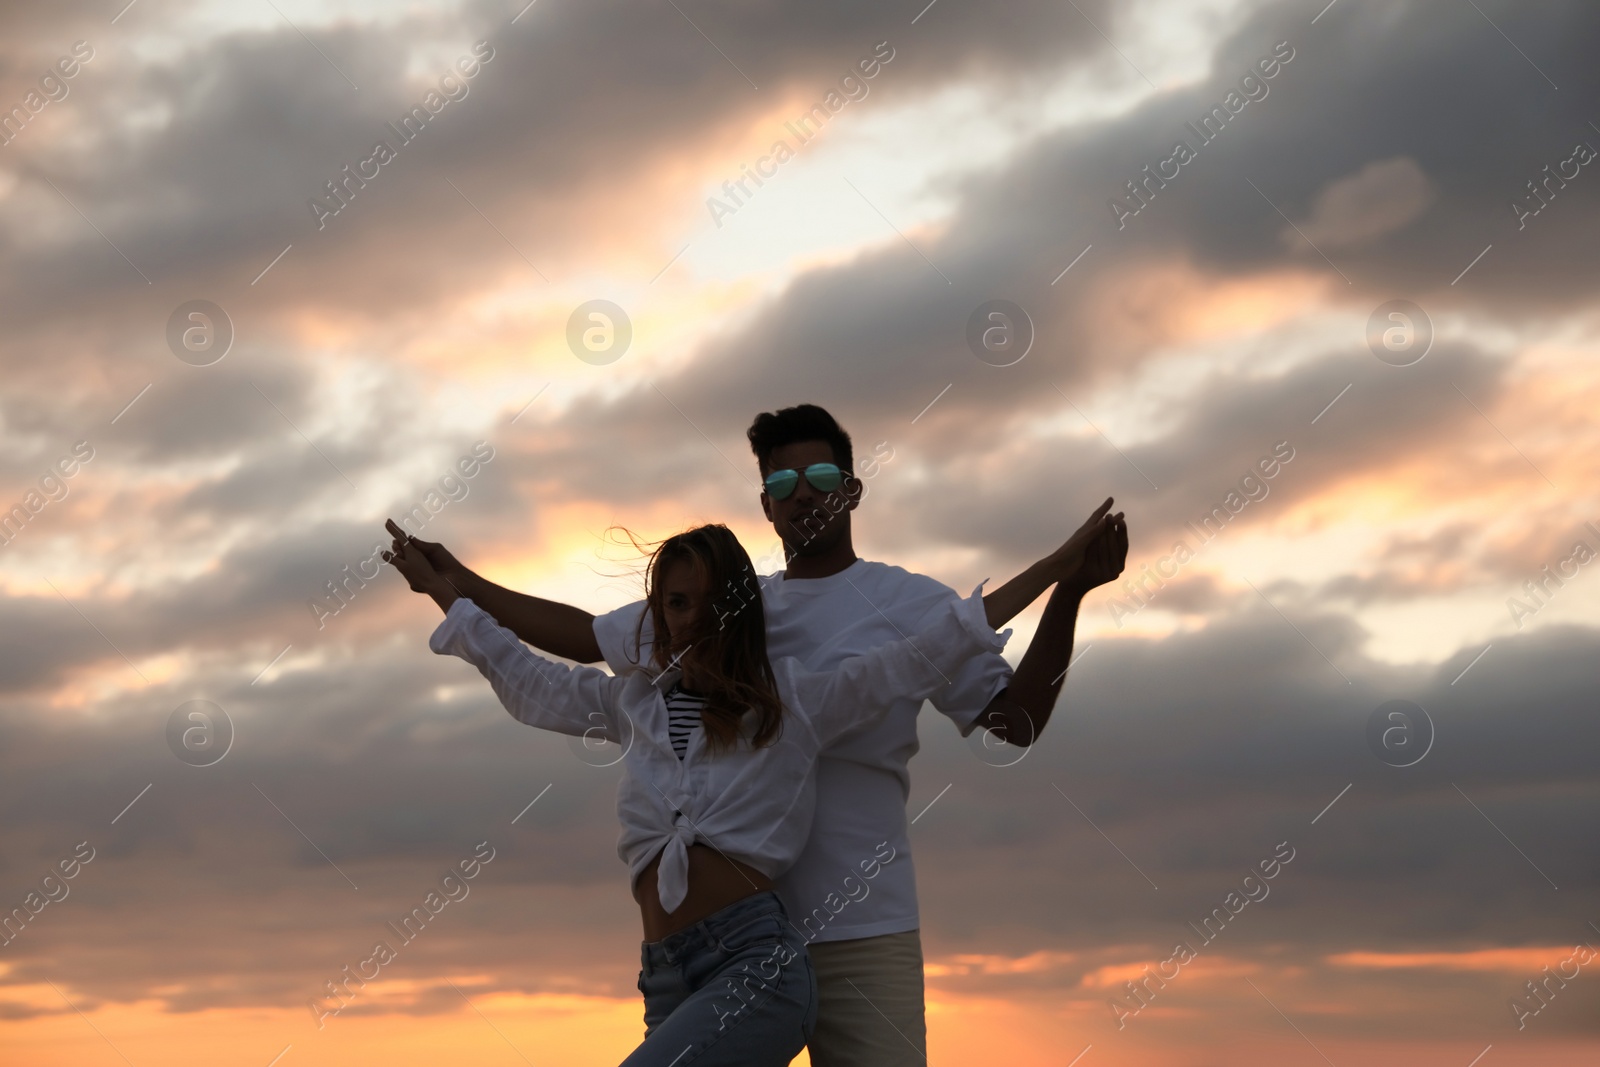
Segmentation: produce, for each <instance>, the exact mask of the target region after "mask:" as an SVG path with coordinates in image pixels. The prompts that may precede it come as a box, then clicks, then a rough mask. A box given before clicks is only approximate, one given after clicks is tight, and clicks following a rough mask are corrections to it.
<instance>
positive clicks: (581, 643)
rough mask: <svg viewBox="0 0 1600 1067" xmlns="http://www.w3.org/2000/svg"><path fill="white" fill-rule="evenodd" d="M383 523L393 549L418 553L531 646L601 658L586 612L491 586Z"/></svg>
mask: <svg viewBox="0 0 1600 1067" xmlns="http://www.w3.org/2000/svg"><path fill="white" fill-rule="evenodd" d="M385 525H386V528H387V529H388V531H389V533H390V534H391V535H392V536H393V537H394V549H395V551H399V550H400V549H401V548H402V547H403V546H407V545H408V546H410V547H411V548H412V549H414V550H416V551H418V552H420V553H422V555H423V557H424V558H425V559H427V561H428V563H429V564H431V565H432V567H433V569H434V570H436V571H438V572H439V574H440V576H441V577H443V578H444V579H445V581H447V582H448V583H449V584H450V585H451V587H452V588H454V589H455V591H456V592H457V594H459V595H460V596H464V597H466V598H467V599H469V600H471V601H472V602H473V603H474V604H476V605H478V607H480V608H482V609H483V610H484V611H485V612H486V613H488V615H489V617H490V618H492V619H494V621H495V622H497V623H499V624H500V625H501V626H504V627H505V628H506V629H508V630H510V631H511V632H512V633H514V634H516V635H517V636H518V637H520V638H521V639H522V640H524V641H526V642H527V643H528V644H530V645H532V646H533V647H534V648H537V649H541V650H543V651H545V652H548V653H550V654H551V655H552V656H560V657H561V658H562V659H570V660H573V661H574V662H577V663H596V662H598V661H599V660H601V659H603V658H604V656H603V655H602V653H601V651H600V644H599V642H598V641H596V640H595V637H594V616H593V615H591V614H589V613H588V612H587V611H584V610H583V609H582V608H575V607H573V606H572V605H571V604H562V603H560V602H559V601H555V600H544V599H542V598H540V597H536V596H529V595H527V594H526V593H519V592H517V591H515V590H513V589H507V588H506V587H505V586H503V585H496V584H495V583H494V582H491V581H489V580H488V579H487V578H484V577H482V576H481V575H479V574H477V573H476V572H475V571H473V570H471V569H470V568H468V567H467V566H465V565H464V564H462V563H461V561H460V560H458V559H456V558H455V556H453V555H451V554H450V550H449V549H447V548H445V547H444V546H443V545H441V544H439V543H438V542H437V541H420V540H418V539H417V538H415V537H412V536H411V535H410V534H408V533H406V532H405V531H404V530H402V529H401V528H400V527H399V526H396V525H395V522H394V520H393V519H390V520H389V521H388V523H386V524H385Z"/></svg>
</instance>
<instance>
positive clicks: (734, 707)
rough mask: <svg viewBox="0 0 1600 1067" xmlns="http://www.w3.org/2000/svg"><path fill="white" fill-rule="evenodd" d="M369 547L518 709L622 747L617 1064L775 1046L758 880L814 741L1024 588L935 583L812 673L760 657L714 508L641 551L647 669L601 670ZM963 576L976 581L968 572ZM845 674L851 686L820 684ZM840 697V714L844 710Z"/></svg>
mask: <svg viewBox="0 0 1600 1067" xmlns="http://www.w3.org/2000/svg"><path fill="white" fill-rule="evenodd" d="M384 558H385V559H386V560H387V561H388V562H390V563H393V564H394V565H395V567H396V568H397V569H398V570H399V571H400V572H401V573H402V574H403V575H404V576H405V578H406V580H407V582H408V583H409V584H410V586H411V588H412V589H414V590H416V591H418V592H421V593H426V594H428V595H429V596H431V597H432V598H433V599H434V601H435V602H436V603H437V604H438V605H439V607H440V608H441V609H443V610H444V611H445V620H444V622H443V623H441V624H440V625H439V627H438V629H437V630H435V631H434V634H433V636H432V637H431V638H430V640H429V647H431V648H432V649H433V651H434V652H436V653H439V654H441V655H444V654H448V655H455V656H459V657H460V658H462V659H464V660H466V661H467V662H469V663H471V664H473V665H474V666H476V667H477V668H478V670H479V671H480V672H481V673H482V674H483V675H484V677H485V678H487V679H488V680H489V683H490V685H491V686H492V687H493V688H494V691H495V694H496V695H497V696H498V697H499V698H500V702H501V703H502V704H503V705H504V706H505V707H506V709H507V711H509V712H510V713H511V714H512V715H513V716H514V717H515V718H517V719H518V720H519V721H521V722H524V723H527V724H528V725H530V726H537V727H540V728H542V729H547V730H553V731H556V732H558V733H566V734H573V735H579V736H588V737H593V736H597V735H598V736H600V737H603V738H604V739H605V740H608V741H613V742H616V743H618V744H620V745H622V746H624V750H625V751H624V757H623V768H624V775H623V778H622V781H621V783H620V784H619V786H618V789H617V815H618V817H619V819H620V820H621V822H622V834H621V838H620V839H619V841H618V846H617V851H618V853H619V855H620V856H621V857H622V858H623V860H624V861H625V862H626V863H627V864H628V867H629V870H630V873H631V876H632V886H633V894H634V899H635V900H636V901H638V904H639V909H640V914H641V918H642V920H643V925H644V936H645V941H644V944H643V946H642V949H641V957H642V963H643V967H642V970H641V972H640V976H639V989H640V992H641V993H643V994H644V999H645V1028H646V1029H645V1039H644V1042H643V1043H642V1044H641V1045H640V1046H639V1047H638V1048H637V1049H635V1050H634V1052H633V1054H632V1055H630V1056H629V1057H628V1058H627V1060H626V1061H624V1067H645V1065H651V1067H669V1065H671V1064H674V1063H693V1064H696V1065H699V1067H709V1065H720V1064H729V1065H735V1064H737V1065H746V1067H748V1065H760V1064H773V1065H783V1064H787V1063H788V1062H789V1061H790V1060H791V1059H793V1058H794V1057H795V1056H796V1055H798V1054H799V1052H800V1049H801V1048H802V1047H803V1046H804V1045H805V1043H806V1041H807V1039H808V1037H809V1035H810V1032H811V1028H812V1026H813V1025H814V1023H815V1019H816V989H815V986H816V983H815V978H814V976H813V975H812V972H811V964H810V960H809V958H808V957H807V955H806V951H805V945H804V940H803V938H802V937H801V936H800V935H799V933H798V931H797V930H796V929H795V928H794V927H793V926H792V925H791V923H790V922H789V920H788V916H787V915H786V914H785V912H784V909H783V905H782V903H781V902H780V901H779V899H778V896H777V894H776V892H775V891H774V887H773V879H774V878H775V877H776V876H778V875H779V874H781V873H783V871H784V870H786V869H787V868H788V867H789V866H790V865H791V864H792V863H793V862H794V860H795V858H796V856H798V854H799V852H800V849H801V846H802V845H803V844H804V843H805V840H806V835H807V833H808V832H809V829H810V823H811V813H812V808H813V804H814V794H815V785H816V783H815V763H816V757H817V753H818V752H819V751H820V750H821V749H822V748H824V747H826V746H827V745H828V744H829V743H830V742H831V741H832V740H833V739H834V738H836V737H837V736H838V735H840V734H841V733H843V732H844V731H845V730H847V729H848V728H850V727H853V726H859V725H861V720H860V718H859V709H860V708H861V707H868V706H874V705H876V706H877V707H879V708H885V709H886V708H887V706H888V704H889V703H890V701H891V700H893V699H895V698H900V697H905V696H913V697H926V696H929V695H931V694H933V693H934V692H935V691H937V689H938V688H939V687H940V686H941V685H943V684H945V681H946V679H945V676H944V674H943V673H942V671H941V668H943V669H944V670H949V671H951V672H953V671H954V669H955V667H956V666H957V665H958V664H960V663H961V662H963V661H964V660H965V659H967V658H968V657H970V656H973V655H976V654H978V653H979V652H982V651H986V650H992V651H999V650H1000V649H1001V648H1002V647H1004V645H1005V640H1006V638H1007V637H1008V636H1009V635H1010V631H1009V630H1008V631H1006V633H1005V634H997V633H995V631H994V627H996V626H999V625H1002V624H1004V623H1005V622H1006V621H1008V620H1009V619H1010V618H1011V617H1012V616H1013V615H1015V614H1016V613H1017V612H1018V611H1020V610H1021V609H1022V608H1023V607H1025V606H1026V601H1025V600H1024V599H1023V598H1024V596H1025V595H1026V594H1023V593H1020V592H1013V591H1012V590H1013V588H1014V587H1016V586H1018V584H1019V583H1018V582H1017V581H1015V580H1014V581H1012V582H1008V583H1007V584H1006V585H1005V586H1002V587H1001V588H1000V589H999V590H996V591H995V592H994V593H992V594H990V596H989V597H988V598H986V599H984V598H980V597H979V595H978V591H974V593H973V595H972V596H971V597H970V598H968V599H966V600H957V601H953V602H951V604H950V605H949V606H948V608H947V609H944V610H942V611H941V612H939V613H937V614H936V615H935V616H933V617H932V618H931V619H930V622H929V624H928V625H927V626H925V628H924V629H922V630H921V631H920V632H918V633H917V634H916V635H915V636H914V637H912V638H909V639H907V640H904V641H896V642H893V643H891V644H888V645H884V646H882V647H881V648H878V649H875V650H874V651H873V652H872V653H870V654H869V655H866V656H859V657H856V658H854V659H850V660H847V661H846V662H844V663H843V664H841V665H840V666H839V668H838V669H837V670H835V671H833V672H831V673H814V672H808V671H805V670H802V669H801V668H800V666H799V664H798V662H797V661H795V660H792V659H781V660H779V661H778V662H777V663H772V662H770V661H769V660H768V657H767V653H766V622H765V614H764V612H763V610H762V604H761V598H760V596H759V594H758V593H757V592H756V587H755V581H754V577H755V574H754V570H753V568H752V567H751V564H750V558H749V556H748V555H747V554H746V553H745V550H744V548H743V547H742V546H741V545H740V544H739V542H738V540H737V539H736V538H735V537H734V536H733V534H732V532H731V531H729V530H728V529H727V527H725V526H720V525H708V526H701V527H698V528H695V529H692V530H688V531H686V532H684V533H680V534H677V535H675V536H673V537H671V538H668V539H667V540H666V541H665V542H663V543H662V544H661V545H660V547H659V548H657V550H656V551H655V553H654V554H653V556H652V557H651V560H650V563H649V566H648V568H647V578H646V600H647V603H648V605H649V611H650V613H651V621H652V623H653V624H654V632H655V633H656V634H658V635H665V639H664V640H660V641H658V642H656V644H655V646H654V651H653V654H652V655H653V663H652V666H653V667H654V668H655V670H656V673H654V674H652V673H651V672H649V671H647V670H644V669H641V670H639V671H635V672H632V673H630V674H628V675H625V676H617V677H613V676H611V675H608V674H606V673H604V672H603V671H600V670H598V669H595V668H592V667H567V666H565V665H562V664H558V663H555V662H553V661H551V660H547V659H544V658H543V657H541V656H538V655H537V654H535V653H534V652H532V651H531V650H530V649H528V648H527V647H526V646H524V645H523V644H522V643H521V642H519V641H518V640H517V638H516V637H515V636H514V635H513V634H512V633H511V632H510V631H509V630H506V629H504V628H502V627H500V626H498V625H497V624H496V623H495V622H494V621H493V620H492V619H491V618H490V617H489V616H488V615H487V614H485V613H484V612H483V611H482V610H481V609H480V608H478V607H477V605H475V604H473V602H472V601H471V600H468V599H466V598H464V597H461V596H460V595H459V594H458V593H457V592H456V590H455V589H454V588H452V587H451V585H450V583H449V582H448V581H446V580H445V579H444V578H443V577H442V576H440V575H439V573H438V572H437V571H435V570H434V569H433V568H432V566H431V565H429V563H428V561H427V559H426V558H424V557H423V555H422V553H421V552H420V551H418V550H416V549H415V548H413V547H411V546H410V545H409V544H408V543H407V542H404V541H398V540H397V541H396V546H395V550H394V551H393V552H391V553H385V556H384ZM980 589H981V587H980ZM847 690H848V691H851V692H852V693H853V694H854V699H853V700H852V701H850V702H845V701H839V700H836V699H834V695H835V694H837V693H840V692H844V691H847ZM846 706H849V707H851V708H853V709H855V714H856V717H854V718H848V719H847V718H846V716H845V714H844V712H843V711H842V710H841V709H843V708H845V707H846Z"/></svg>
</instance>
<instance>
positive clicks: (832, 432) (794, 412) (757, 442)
mask: <svg viewBox="0 0 1600 1067" xmlns="http://www.w3.org/2000/svg"><path fill="white" fill-rule="evenodd" d="M745 436H746V437H748V438H749V439H750V451H752V452H754V453H755V454H756V463H757V464H758V465H759V466H760V468H761V476H762V477H763V478H765V477H766V476H767V475H768V474H769V473H771V468H772V450H773V449H775V448H782V447H783V446H784V445H792V444H794V443H795V442H796V441H826V442H828V444H829V445H830V446H831V447H832V448H833V461H834V463H836V464H838V466H839V469H840V470H842V471H847V472H849V473H851V474H854V473H855V453H854V452H853V451H852V450H851V447H850V435H849V434H847V433H845V432H844V428H843V427H842V426H840V425H839V423H838V421H837V420H835V419H834V417H833V416H832V415H830V414H828V413H827V412H826V411H825V410H823V409H822V408H819V407H817V405H815V404H800V405H798V406H796V407H792V408H783V409H781V410H779V411H764V412H762V413H761V414H760V415H757V416H756V418H755V421H754V422H752V423H751V424H750V429H748V430H746V431H745Z"/></svg>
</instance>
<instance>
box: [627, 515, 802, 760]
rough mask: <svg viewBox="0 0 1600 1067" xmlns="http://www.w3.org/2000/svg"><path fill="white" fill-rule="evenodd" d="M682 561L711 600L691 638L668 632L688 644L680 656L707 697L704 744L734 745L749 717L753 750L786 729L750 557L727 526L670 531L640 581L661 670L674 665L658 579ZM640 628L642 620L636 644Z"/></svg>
mask: <svg viewBox="0 0 1600 1067" xmlns="http://www.w3.org/2000/svg"><path fill="white" fill-rule="evenodd" d="M679 562H683V563H687V564H688V565H689V566H691V567H692V568H694V569H695V571H696V572H697V573H698V574H701V575H704V576H705V580H706V588H707V589H708V590H709V591H710V595H711V598H712V599H711V604H710V609H711V611H710V614H711V615H712V616H713V617H712V618H708V619H706V620H705V621H704V623H703V624H702V625H701V626H700V627H699V628H698V629H697V631H696V632H694V633H691V634H674V635H672V636H673V641H672V643H673V644H675V645H678V646H679V647H680V648H683V647H684V646H685V645H686V644H687V645H689V646H692V647H688V648H685V649H684V651H682V652H680V653H679V657H680V659H682V658H688V657H693V662H694V667H695V683H696V685H697V686H698V687H699V692H700V695H702V696H704V697H705V700H706V703H705V707H704V709H703V710H702V711H701V714H700V724H701V729H703V730H705V733H706V743H707V747H708V748H709V749H710V751H712V752H718V751H724V750H727V749H731V748H733V747H735V746H736V745H737V744H738V741H739V736H740V724H741V723H742V722H743V721H744V717H745V716H746V715H750V716H753V729H752V730H751V733H750V742H751V744H752V745H753V746H754V747H756V748H761V747H762V746H765V745H770V744H772V743H773V742H774V741H776V740H777V739H778V735H779V733H780V732H781V730H782V727H783V702H782V701H781V700H780V699H779V698H778V686H777V681H776V679H775V678H774V677H773V674H772V662H771V660H769V659H768V658H767V617H766V612H765V611H763V610H762V605H761V589H760V586H759V585H758V584H757V582H756V573H755V567H754V566H752V564H751V563H750V556H749V554H748V553H747V552H745V550H744V546H743V545H741V544H740V543H739V539H738V538H737V537H735V536H734V535H733V531H732V530H729V529H728V528H727V527H726V526H723V525H721V524H716V523H713V524H708V525H705V526H697V527H695V528H694V529H692V530H685V531H683V532H682V533H679V534H674V535H673V536H671V537H669V538H667V539H666V540H665V541H663V542H661V544H659V545H658V546H656V550H655V551H654V552H653V553H652V554H651V556H650V563H649V566H648V568H647V571H646V577H645V600H646V602H647V603H648V605H649V611H650V624H651V626H652V627H653V628H654V633H655V638H654V640H653V641H652V646H651V659H652V660H653V661H654V663H655V665H656V666H657V667H659V668H661V669H663V670H665V669H666V668H667V667H669V666H671V665H672V653H671V651H670V649H669V647H668V643H667V622H666V611H665V608H664V605H663V604H662V599H663V594H662V593H661V577H662V575H663V574H664V573H665V572H666V569H667V567H669V566H671V565H672V564H674V563H679ZM643 631H644V618H643V616H641V617H640V619H639V629H638V631H637V632H636V635H635V647H637V646H638V644H639V643H640V639H642V637H643Z"/></svg>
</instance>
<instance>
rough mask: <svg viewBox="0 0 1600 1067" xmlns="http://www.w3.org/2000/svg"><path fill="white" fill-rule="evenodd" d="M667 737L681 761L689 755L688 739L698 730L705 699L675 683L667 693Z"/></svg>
mask: <svg viewBox="0 0 1600 1067" xmlns="http://www.w3.org/2000/svg"><path fill="white" fill-rule="evenodd" d="M666 700H667V736H668V737H670V738H671V739H672V750H673V751H674V752H676V753H677V754H678V758H679V759H680V760H681V759H683V757H684V756H686V755H688V753H689V737H690V735H692V734H693V733H694V732H695V731H696V730H698V729H699V728H700V710H701V709H702V708H704V707H705V706H706V698H705V697H703V696H701V695H700V694H698V693H691V692H689V690H687V689H685V688H684V687H683V686H681V685H678V684H676V683H674V684H673V686H672V688H671V689H670V690H668V691H667V695H666Z"/></svg>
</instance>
